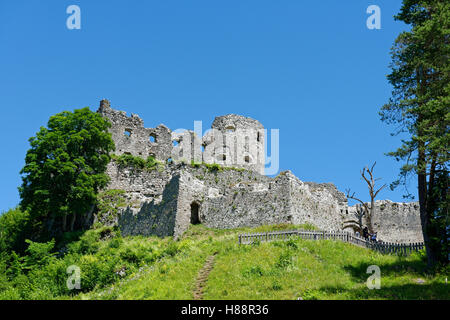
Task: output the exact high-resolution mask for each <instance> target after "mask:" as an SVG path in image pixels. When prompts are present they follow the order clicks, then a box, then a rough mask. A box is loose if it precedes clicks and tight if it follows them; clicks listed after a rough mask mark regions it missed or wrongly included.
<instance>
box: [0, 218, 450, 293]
mask: <svg viewBox="0 0 450 320" xmlns="http://www.w3.org/2000/svg"><path fill="white" fill-rule="evenodd" d="M305 227H308V226H297V227H294V228H305ZM292 228H293V226H292V225H277V226H264V227H259V228H254V229H238V230H212V229H208V228H205V227H204V226H201V225H197V226H192V227H191V228H190V230H189V231H188V232H187V233H186V234H185V235H184V236H183V238H182V239H181V240H179V241H173V240H172V239H170V238H165V239H160V238H154V237H150V238H148V237H127V238H122V237H121V236H120V235H119V234H118V232H117V231H114V230H113V229H111V228H101V229H97V230H90V231H87V232H85V233H84V234H81V235H80V234H78V235H74V234H72V235H70V237H71V238H73V237H76V238H78V239H77V240H76V241H70V242H69V241H67V245H65V246H64V247H61V248H57V249H59V252H60V254H59V256H53V255H52V256H50V258H49V259H47V260H46V261H45V262H42V261H41V262H40V263H41V265H40V267H39V268H31V269H29V270H26V268H23V269H22V271H21V272H18V273H17V274H16V275H14V277H11V276H10V277H9V278H5V277H3V278H4V279H3V281H2V278H0V299H193V298H194V296H195V297H196V298H202V299H299V298H301V299H304V300H307V299H449V298H450V295H449V290H448V285H447V284H446V280H445V278H446V277H447V276H448V269H447V270H442V271H441V272H440V273H437V274H434V275H427V274H425V273H424V268H425V263H424V261H423V257H422V255H421V254H420V253H415V254H413V255H411V256H409V257H398V256H393V255H382V254H379V253H376V252H373V251H370V250H368V249H364V248H359V247H356V246H353V245H351V244H348V243H342V242H338V241H331V240H322V241H310V240H289V241H285V242H282V241H277V242H271V243H260V244H255V245H238V243H237V235H238V234H239V233H242V232H263V231H272V230H283V229H292ZM71 240H73V239H71ZM35 251H36V250H35ZM37 251H39V250H37ZM41 255H42V250H41ZM35 260H36V259H35ZM37 260H39V259H37ZM206 261H208V263H207V266H206V267H205V262H206ZM24 264H25V261H24V262H22V266H25V265H24ZM69 265H77V266H79V267H80V269H81V290H79V291H77V290H72V291H69V290H68V289H67V287H66V280H67V277H68V275H67V273H66V269H67V267H68V266H69ZM370 265H377V266H379V267H380V269H381V289H379V290H377V289H373V290H369V289H368V288H367V286H366V280H367V278H368V277H369V276H370V274H367V273H366V270H367V267H368V266H370Z"/></svg>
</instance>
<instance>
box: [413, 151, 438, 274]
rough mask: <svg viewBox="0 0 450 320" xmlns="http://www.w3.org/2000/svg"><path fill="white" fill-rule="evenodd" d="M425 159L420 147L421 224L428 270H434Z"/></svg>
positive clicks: (419, 187)
mask: <svg viewBox="0 0 450 320" xmlns="http://www.w3.org/2000/svg"><path fill="white" fill-rule="evenodd" d="M424 159H425V154H424V152H423V151H420V146H419V157H418V161H417V162H418V171H419V172H418V175H417V178H418V181H417V185H418V193H419V206H420V222H421V225H422V234H423V241H424V243H425V248H426V251H427V265H428V268H433V266H434V265H435V264H436V254H435V252H434V248H433V246H432V245H431V241H430V238H429V236H428V225H429V224H428V223H429V220H430V215H429V212H428V203H427V202H428V201H427V176H426V173H425V172H424V171H425V170H424V168H426V167H425V165H424V162H425V161H424Z"/></svg>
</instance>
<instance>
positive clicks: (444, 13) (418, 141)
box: [380, 0, 450, 267]
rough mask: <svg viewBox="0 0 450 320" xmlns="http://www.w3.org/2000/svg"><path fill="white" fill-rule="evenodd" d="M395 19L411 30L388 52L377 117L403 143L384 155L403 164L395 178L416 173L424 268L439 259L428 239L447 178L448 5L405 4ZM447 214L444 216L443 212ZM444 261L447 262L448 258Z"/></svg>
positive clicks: (425, 0) (430, 0)
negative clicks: (386, 95)
mask: <svg viewBox="0 0 450 320" xmlns="http://www.w3.org/2000/svg"><path fill="white" fill-rule="evenodd" d="M395 18H396V20H400V21H403V22H405V23H406V24H408V25H410V26H411V29H410V30H409V31H405V32H403V33H401V34H400V35H399V36H398V37H397V39H396V41H395V44H394V46H393V48H392V51H391V58H392V63H391V73H390V74H389V75H388V80H389V82H390V84H391V85H392V86H393V92H392V97H391V98H390V99H389V102H388V103H387V104H386V105H384V106H383V107H382V109H381V112H380V115H381V119H382V120H383V121H385V122H387V123H389V124H394V125H395V126H396V131H395V132H394V134H400V133H406V136H407V137H408V138H407V139H404V140H402V145H401V146H400V147H399V148H398V149H397V150H396V151H394V152H390V153H389V155H390V156H393V157H395V159H396V160H397V161H405V164H404V165H403V167H402V168H401V170H400V176H399V180H397V181H396V182H394V183H393V185H391V187H392V188H394V187H396V186H397V185H399V184H401V183H402V184H405V185H406V181H407V179H406V178H407V176H408V175H409V174H416V175H417V182H418V196H419V204H420V217H421V223H422V232H423V236H424V241H425V245H426V248H427V258H428V265H429V267H432V266H434V265H435V264H436V262H437V261H438V254H437V252H438V251H439V250H441V249H442V248H441V247H436V245H435V244H436V242H435V241H432V240H431V235H430V232H432V230H431V229H430V228H431V225H432V224H433V219H434V217H435V207H436V206H435V205H434V204H433V203H434V202H436V201H441V200H442V197H440V198H441V199H440V200H439V199H436V198H435V197H436V194H440V193H439V192H437V193H436V192H435V187H436V177H437V175H442V174H444V175H446V176H447V179H448V162H449V152H448V148H449V141H450V135H449V130H448V128H449V125H450V121H449V120H450V115H449V106H450V100H449V96H448V94H449V91H450V66H449V62H448V61H449V56H450V41H449V40H450V39H449V31H450V2H448V1H446V0H404V1H403V5H402V7H401V9H400V13H399V14H398V15H397V16H396V17H395ZM446 214H447V215H448V212H447V213H446ZM447 261H448V260H447Z"/></svg>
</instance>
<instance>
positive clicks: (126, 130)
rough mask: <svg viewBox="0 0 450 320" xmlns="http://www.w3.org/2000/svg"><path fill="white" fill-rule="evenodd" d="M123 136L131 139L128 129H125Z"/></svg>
mask: <svg viewBox="0 0 450 320" xmlns="http://www.w3.org/2000/svg"><path fill="white" fill-rule="evenodd" d="M123 134H124V135H125V136H126V137H128V138H129V137H131V130H130V129H125V131H124V132H123Z"/></svg>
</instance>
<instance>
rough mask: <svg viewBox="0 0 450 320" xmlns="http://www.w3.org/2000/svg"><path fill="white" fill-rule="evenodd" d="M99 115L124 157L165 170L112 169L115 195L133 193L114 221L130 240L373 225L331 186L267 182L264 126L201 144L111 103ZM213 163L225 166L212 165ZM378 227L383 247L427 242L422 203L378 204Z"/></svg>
mask: <svg viewBox="0 0 450 320" xmlns="http://www.w3.org/2000/svg"><path fill="white" fill-rule="evenodd" d="M98 112H99V113H100V114H101V115H102V116H103V117H105V118H107V119H109V120H110V122H111V124H112V127H111V129H110V131H111V133H112V138H113V140H114V142H115V144H116V151H115V154H116V155H121V154H130V155H133V156H138V157H142V158H147V157H148V156H153V157H154V158H155V159H156V160H158V161H159V162H160V163H162V165H160V166H158V167H157V168H155V169H153V170H146V169H142V170H137V169H136V168H132V167H125V168H123V167H120V166H119V165H118V164H117V163H116V162H115V161H111V163H110V164H109V166H108V174H109V176H110V178H111V182H110V184H109V186H108V188H109V189H121V190H125V192H126V193H125V197H126V202H127V204H128V205H127V207H124V208H121V209H120V210H119V214H118V215H117V216H115V217H113V219H112V220H111V221H112V223H114V224H118V225H119V227H120V229H121V230H122V234H123V235H157V236H174V237H175V238H178V237H179V236H180V235H182V234H183V233H184V232H185V231H186V230H187V229H188V227H189V225H190V224H196V223H202V224H204V225H206V226H208V227H212V228H237V227H254V226H259V225H264V224H277V223H292V224H306V223H308V224H312V225H314V226H316V227H317V228H319V229H321V230H329V231H342V230H345V231H349V232H356V231H360V227H361V225H365V224H366V222H365V220H364V217H359V215H358V208H357V207H349V206H348V202H347V198H346V197H345V195H344V194H343V193H342V192H340V191H339V190H337V188H336V187H335V186H334V185H333V184H331V183H312V182H303V181H300V180H299V179H298V178H297V177H295V176H294V175H293V174H292V173H291V172H290V171H284V172H281V173H280V174H279V175H278V176H277V177H274V178H271V177H267V176H265V175H264V165H265V162H264V160H265V158H264V143H265V141H264V139H265V136H264V127H263V126H262V124H261V123H259V122H258V121H257V120H254V119H251V118H247V117H243V116H240V115H234V114H230V115H225V116H221V117H217V118H216V119H215V120H214V122H213V124H212V130H210V131H209V132H207V133H206V134H205V135H204V136H203V137H198V136H197V135H196V134H195V133H194V132H193V131H185V132H183V133H175V132H172V131H171V130H170V129H169V128H167V127H166V126H164V125H163V124H161V125H159V126H157V127H156V128H145V127H144V123H143V120H142V119H141V118H139V116H137V115H135V114H131V116H127V115H126V113H125V112H123V111H117V110H114V109H112V108H111V106H110V103H109V102H108V101H107V100H102V101H101V103H100V108H99V109H98ZM213 163H216V164H218V165H219V166H211V165H208V164H213ZM97 219H99V218H98V217H97ZM373 225H374V228H375V231H377V232H378V238H379V239H380V240H383V241H391V242H421V241H422V240H423V239H422V233H421V226H420V218H419V207H418V204H417V203H393V202H390V201H377V202H376V213H375V214H374V218H373Z"/></svg>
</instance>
